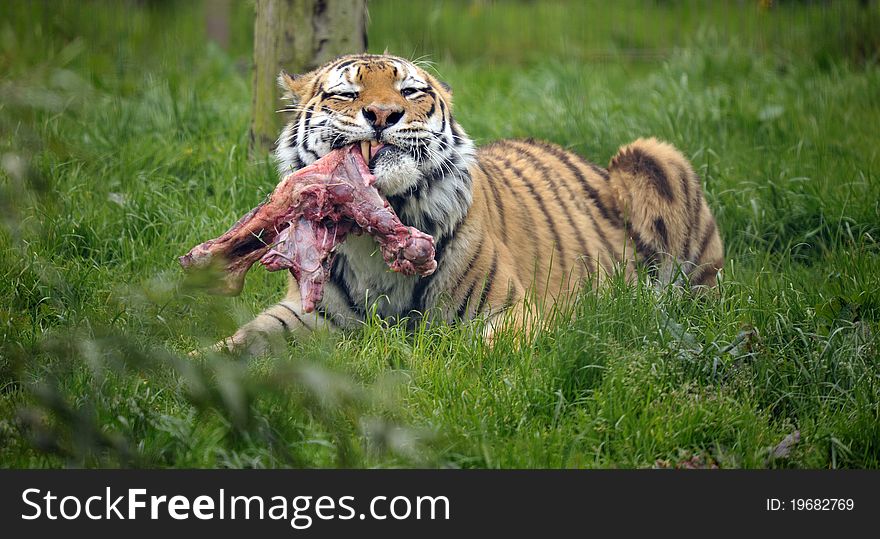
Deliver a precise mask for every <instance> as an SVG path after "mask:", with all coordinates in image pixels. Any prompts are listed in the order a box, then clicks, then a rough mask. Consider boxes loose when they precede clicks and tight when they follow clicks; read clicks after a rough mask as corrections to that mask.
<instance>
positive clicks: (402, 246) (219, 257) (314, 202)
mask: <svg viewBox="0 0 880 539" xmlns="http://www.w3.org/2000/svg"><path fill="white" fill-rule="evenodd" d="M375 180H376V178H375V176H373V175H372V174H371V173H370V170H369V167H368V166H367V164H366V161H365V160H364V157H363V152H362V147H361V146H360V145H358V144H352V145H350V146H348V147H344V148H340V149H337V150H333V151H331V152H330V153H328V154H327V155H326V156H324V157H322V158H321V159H319V160H318V161H316V162H315V163H313V164H312V165H309V166H308V167H305V168H303V169H300V170H298V171H296V172H294V173H293V174H290V175H288V176H287V177H285V178H284V179H283V180H282V181H281V182H280V183H279V184H278V186H277V187H276V188H275V190H274V191H273V192H272V194H271V195H269V198H268V199H267V200H266V201H265V202H263V203H262V204H260V205H258V206H257V207H256V208H254V209H252V210H251V211H250V212H248V213H247V214H245V215H244V216H243V217H242V218H241V219H239V220H238V222H237V223H236V224H235V225H233V226H232V228H230V229H229V230H228V231H227V232H226V233H225V234H223V235H222V236H220V237H218V238H216V239H213V240H208V241H206V242H204V243H201V244H199V245H197V246H195V247H193V249H192V250H190V252H189V253H187V254H186V255H184V256H182V257H180V259H179V260H180V264H181V265H182V266H183V267H184V269H187V270H189V269H195V268H204V267H208V266H212V265H216V266H218V267H220V268H221V270H222V272H223V279H222V282H221V283H218V286H217V287H215V288H214V289H213V291H214V292H215V293H220V294H227V295H236V294H238V293H239V292H241V289H242V287H243V285H244V278H245V275H246V274H247V272H248V270H249V269H250V268H251V266H253V264H254V263H255V262H256V261H258V260H259V261H260V262H261V263H262V264H263V266H264V267H265V268H266V269H268V270H269V271H278V270H281V269H289V270H290V272H291V273H292V274H293V276H294V277H295V278H296V280H297V282H298V283H299V287H300V293H301V296H302V308H303V311H304V312H312V311H314V310H315V308H316V307H317V305H318V304H319V303H320V301H321V299H322V298H323V290H324V283H325V282H326V281H327V278H328V276H329V272H330V267H331V264H332V259H333V251H334V249H335V248H336V246H337V245H339V244H340V243H342V242H343V241H344V240H345V237H346V236H347V235H348V234H350V233H355V234H360V233H367V234H369V235H370V236H372V237H373V238H374V239H375V240H376V241H377V242H378V243H379V246H380V251H381V253H382V257H383V258H384V260H385V262H386V263H387V264H388V266H389V267H390V268H391V269H392V270H393V271H397V272H400V273H402V274H404V275H420V276H426V275H430V274H431V273H433V272H434V271H435V270H436V268H437V262H436V261H435V260H434V239H433V238H432V237H431V236H429V235H428V234H425V233H424V232H421V231H420V230H417V229H415V228H412V227H408V226H406V225H404V224H403V223H402V222H401V221H400V219H399V218H398V217H397V215H396V214H395V213H394V210H393V209H392V208H391V206H389V205H388V203H387V202H386V201H385V200H384V199H383V198H382V197H381V196H380V195H379V192H378V191H377V190H376V188H375V187H373V183H374V182H375Z"/></svg>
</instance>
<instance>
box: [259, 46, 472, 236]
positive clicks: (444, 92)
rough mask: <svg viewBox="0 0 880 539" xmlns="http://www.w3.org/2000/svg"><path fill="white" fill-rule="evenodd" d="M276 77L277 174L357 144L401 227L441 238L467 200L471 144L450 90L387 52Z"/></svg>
mask: <svg viewBox="0 0 880 539" xmlns="http://www.w3.org/2000/svg"><path fill="white" fill-rule="evenodd" d="M278 82H279V84H280V85H281V87H282V89H283V90H284V92H285V95H284V98H285V99H286V100H287V101H288V103H289V104H288V106H286V107H285V108H284V109H282V111H286V112H290V113H292V116H291V119H290V121H289V122H288V123H287V125H286V126H285V128H284V130H283V131H282V133H281V136H280V137H279V139H278V143H277V146H276V150H275V156H276V158H277V160H278V164H279V171H280V173H281V174H282V175H284V174H287V173H289V172H291V171H292V170H296V169H299V168H302V167H303V166H306V165H309V164H311V163H313V162H314V161H316V160H317V159H319V158H320V157H322V156H324V155H325V154H327V153H328V152H330V151H331V150H332V149H335V148H339V147H342V146H347V145H349V144H360V145H361V148H362V152H363V153H364V156H365V159H366V161H367V162H368V164H369V167H370V170H371V171H372V172H373V174H374V175H375V176H376V183H375V185H376V188H377V189H378V190H379V192H380V193H381V194H382V195H384V196H385V197H386V198H387V199H388V201H389V203H391V205H392V206H393V207H394V209H395V210H396V211H397V213H398V215H400V217H401V219H402V220H404V222H406V223H407V224H408V225H411V226H415V227H417V228H420V229H421V230H423V231H425V232H427V233H429V234H433V235H435V236H437V235H440V236H442V235H443V234H444V232H448V231H450V230H451V228H452V227H453V226H454V225H455V224H457V223H458V221H460V220H461V219H462V218H463V217H464V214H465V213H466V211H467V208H468V207H469V206H470V203H471V184H470V175H469V172H468V169H469V167H470V165H471V164H472V162H473V158H474V146H473V143H472V142H471V140H470V139H469V138H468V137H467V135H466V134H465V132H464V131H463V130H462V129H461V127H460V126H459V125H458V124H457V123H456V122H455V120H454V119H453V117H452V108H451V104H452V94H451V91H450V89H449V87H448V86H446V85H445V84H443V83H442V82H440V81H438V80H437V79H436V78H435V77H433V76H432V75H431V74H429V73H428V72H426V71H425V70H424V69H422V68H420V67H419V66H417V65H415V64H414V63H412V62H410V61H408V60H404V59H402V58H398V57H395V56H389V55H350V56H343V57H340V58H337V59H335V60H333V61H331V62H329V63H327V64H325V65H323V66H321V67H319V68H318V69H316V70H314V71H311V72H309V73H306V74H304V75H295V76H291V75H289V74H287V73H286V72H282V73H281V74H280V75H279V77H278Z"/></svg>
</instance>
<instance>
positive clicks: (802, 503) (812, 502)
mask: <svg viewBox="0 0 880 539" xmlns="http://www.w3.org/2000/svg"><path fill="white" fill-rule="evenodd" d="M854 506H855V503H854V502H853V500H852V498H792V499H791V508H792V509H793V510H795V511H852V510H853V507H854Z"/></svg>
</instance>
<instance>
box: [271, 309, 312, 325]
mask: <svg viewBox="0 0 880 539" xmlns="http://www.w3.org/2000/svg"><path fill="white" fill-rule="evenodd" d="M278 305H280V306H282V307H284V308H285V309H287V310H288V311H290V314H292V315H293V316H294V318H296V319H297V320H299V323H300V324H302V325H303V326H305V327H309V326H308V325H306V323H305V322H304V321H303V319H302V318H300V317H299V315H298V314H297V313H296V311H294V310H293V309H291V308H290V307H289V306H287V305H285V304H284V303H279V304H278Z"/></svg>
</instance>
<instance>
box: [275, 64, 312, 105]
mask: <svg viewBox="0 0 880 539" xmlns="http://www.w3.org/2000/svg"><path fill="white" fill-rule="evenodd" d="M278 86H280V87H281V89H282V90H284V95H283V96H282V99H287V100H290V101H291V102H293V103H298V102H299V101H300V100H301V99H302V92H303V90H305V87H306V76H305V75H291V74H290V73H288V72H287V71H286V70H284V69H282V70H281V73H279V74H278Z"/></svg>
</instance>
